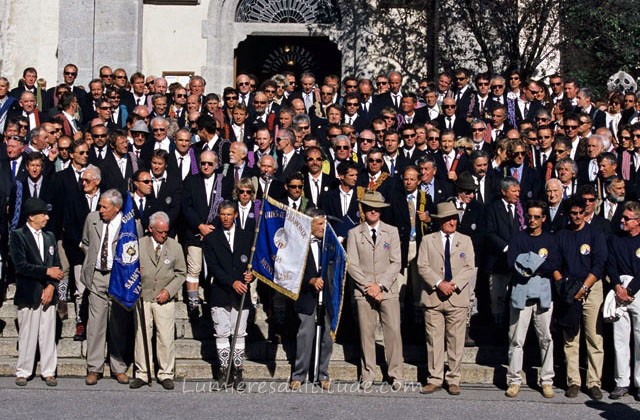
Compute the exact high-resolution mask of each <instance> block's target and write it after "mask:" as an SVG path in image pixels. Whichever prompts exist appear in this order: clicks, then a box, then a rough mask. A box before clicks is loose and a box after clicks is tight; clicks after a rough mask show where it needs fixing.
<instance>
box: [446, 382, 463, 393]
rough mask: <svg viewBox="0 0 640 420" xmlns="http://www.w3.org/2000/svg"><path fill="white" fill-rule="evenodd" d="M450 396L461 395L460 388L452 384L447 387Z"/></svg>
mask: <svg viewBox="0 0 640 420" xmlns="http://www.w3.org/2000/svg"><path fill="white" fill-rule="evenodd" d="M447 392H448V393H449V395H460V387H459V386H458V385H455V384H451V385H449V386H448V387H447Z"/></svg>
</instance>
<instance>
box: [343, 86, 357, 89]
mask: <svg viewBox="0 0 640 420" xmlns="http://www.w3.org/2000/svg"><path fill="white" fill-rule="evenodd" d="M344 87H346V88H347V89H356V88H357V87H358V85H344Z"/></svg>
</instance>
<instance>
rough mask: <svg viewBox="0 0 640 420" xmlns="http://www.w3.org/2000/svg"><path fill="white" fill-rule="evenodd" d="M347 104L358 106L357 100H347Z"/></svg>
mask: <svg viewBox="0 0 640 420" xmlns="http://www.w3.org/2000/svg"><path fill="white" fill-rule="evenodd" d="M347 106H358V103H357V102H347Z"/></svg>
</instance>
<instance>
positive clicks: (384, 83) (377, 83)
mask: <svg viewBox="0 0 640 420" xmlns="http://www.w3.org/2000/svg"><path fill="white" fill-rule="evenodd" d="M388 84H389V82H385V81H381V82H376V85H380V86H384V85H388Z"/></svg>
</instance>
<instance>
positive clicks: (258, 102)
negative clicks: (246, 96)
mask: <svg viewBox="0 0 640 420" xmlns="http://www.w3.org/2000/svg"><path fill="white" fill-rule="evenodd" d="M253 103H254V104H256V105H266V104H267V101H253Z"/></svg>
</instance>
